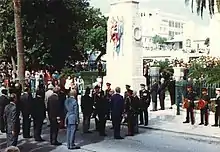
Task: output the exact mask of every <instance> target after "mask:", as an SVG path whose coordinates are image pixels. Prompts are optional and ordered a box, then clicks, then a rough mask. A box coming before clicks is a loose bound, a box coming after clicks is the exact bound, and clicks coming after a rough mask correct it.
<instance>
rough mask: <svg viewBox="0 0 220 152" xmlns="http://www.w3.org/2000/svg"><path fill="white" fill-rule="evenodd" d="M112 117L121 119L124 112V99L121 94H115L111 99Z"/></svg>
mask: <svg viewBox="0 0 220 152" xmlns="http://www.w3.org/2000/svg"><path fill="white" fill-rule="evenodd" d="M111 108H112V116H113V117H119V116H121V115H122V113H123V111H124V99H123V96H121V95H120V94H114V95H113V96H112V97H111Z"/></svg>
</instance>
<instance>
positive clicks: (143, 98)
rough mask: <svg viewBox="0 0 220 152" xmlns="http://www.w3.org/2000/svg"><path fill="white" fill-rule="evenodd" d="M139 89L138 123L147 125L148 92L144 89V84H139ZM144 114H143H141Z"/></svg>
mask: <svg viewBox="0 0 220 152" xmlns="http://www.w3.org/2000/svg"><path fill="white" fill-rule="evenodd" d="M140 86H141V90H140V91H139V96H140V125H143V124H144V125H145V126H147V125H148V107H149V105H150V99H151V97H150V92H149V90H146V88H145V84H140ZM143 115H144V116H143Z"/></svg>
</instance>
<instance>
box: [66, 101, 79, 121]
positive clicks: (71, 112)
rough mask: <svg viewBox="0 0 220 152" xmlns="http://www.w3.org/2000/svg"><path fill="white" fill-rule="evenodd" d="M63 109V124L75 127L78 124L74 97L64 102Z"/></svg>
mask: <svg viewBox="0 0 220 152" xmlns="http://www.w3.org/2000/svg"><path fill="white" fill-rule="evenodd" d="M65 108H66V110H67V113H66V118H65V123H66V125H75V124H78V123H79V118H78V113H79V106H78V103H77V101H76V99H75V98H74V97H69V98H67V99H66V100H65Z"/></svg>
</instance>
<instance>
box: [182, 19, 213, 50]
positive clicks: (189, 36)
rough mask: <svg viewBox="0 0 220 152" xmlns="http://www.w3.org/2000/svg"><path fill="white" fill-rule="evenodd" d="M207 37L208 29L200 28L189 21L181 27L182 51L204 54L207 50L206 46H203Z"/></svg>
mask: <svg viewBox="0 0 220 152" xmlns="http://www.w3.org/2000/svg"><path fill="white" fill-rule="evenodd" d="M208 37H209V28H208V27H205V26H200V25H197V24H195V23H194V22H193V21H189V22H187V23H186V24H185V25H184V27H183V49H184V50H187V51H189V50H195V51H196V52H204V53H205V52H207V51H208V50H209V48H208V47H207V45H205V41H206V39H207V38H208Z"/></svg>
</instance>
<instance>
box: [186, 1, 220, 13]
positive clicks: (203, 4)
mask: <svg viewBox="0 0 220 152" xmlns="http://www.w3.org/2000/svg"><path fill="white" fill-rule="evenodd" d="M190 2H191V9H192V12H193V10H194V3H195V4H196V12H197V14H198V15H201V17H203V12H204V10H205V9H206V8H207V2H208V8H209V14H210V15H211V16H212V15H214V11H215V10H214V7H215V5H217V9H218V12H220V1H219V0H185V3H186V5H189V3H190Z"/></svg>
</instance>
